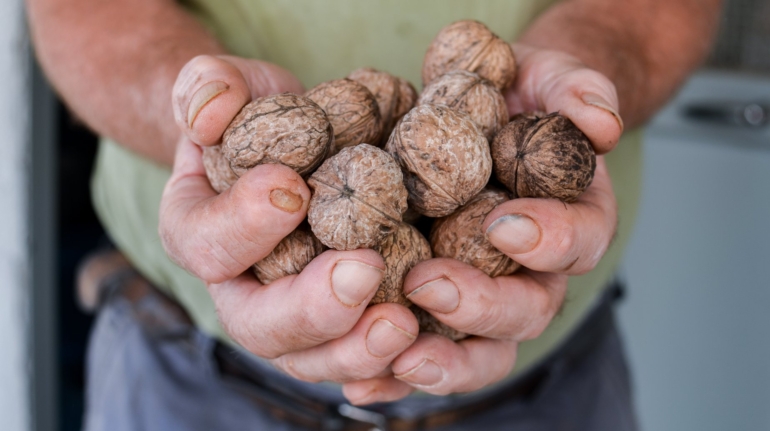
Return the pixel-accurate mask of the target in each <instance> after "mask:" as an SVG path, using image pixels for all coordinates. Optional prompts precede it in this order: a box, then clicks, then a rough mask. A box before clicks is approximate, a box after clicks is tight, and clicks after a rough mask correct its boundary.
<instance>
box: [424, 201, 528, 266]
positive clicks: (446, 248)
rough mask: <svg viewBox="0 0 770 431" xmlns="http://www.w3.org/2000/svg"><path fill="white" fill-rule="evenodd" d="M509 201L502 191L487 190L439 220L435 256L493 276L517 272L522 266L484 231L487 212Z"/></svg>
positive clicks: (434, 236) (435, 227) (432, 241)
mask: <svg viewBox="0 0 770 431" xmlns="http://www.w3.org/2000/svg"><path fill="white" fill-rule="evenodd" d="M507 200H508V195H507V193H505V192H503V191H501V190H494V189H484V190H482V191H481V193H479V194H478V195H476V196H474V197H473V199H471V200H470V202H468V203H467V204H465V205H464V206H463V207H461V208H460V209H458V210H457V211H456V212H455V213H454V214H452V215H450V216H448V217H444V218H441V219H438V220H436V222H435V223H434V224H433V229H432V230H431V233H430V244H431V248H432V249H433V253H434V255H435V256H436V257H450V258H453V259H457V260H459V261H461V262H465V263H467V264H469V265H472V266H474V267H476V268H478V269H480V270H482V271H484V272H485V273H486V274H487V275H488V276H490V277H497V276H499V275H509V274H512V273H513V272H514V271H516V270H517V269H518V268H519V266H520V265H519V264H518V263H516V262H514V261H513V260H511V258H510V257H508V256H506V255H505V254H504V253H502V252H500V251H499V250H498V249H496V248H495V247H494V246H493V245H492V243H490V242H489V240H488V239H487V236H486V232H484V230H482V225H483V224H484V219H485V218H486V217H487V215H488V214H489V213H490V212H492V210H493V209H495V207H496V206H498V205H500V204H501V203H503V202H505V201H507Z"/></svg>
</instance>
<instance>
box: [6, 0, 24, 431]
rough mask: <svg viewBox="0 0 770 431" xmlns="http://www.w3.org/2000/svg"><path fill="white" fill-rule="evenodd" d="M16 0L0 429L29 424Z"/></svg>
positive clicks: (9, 89)
mask: <svg viewBox="0 0 770 431" xmlns="http://www.w3.org/2000/svg"><path fill="white" fill-rule="evenodd" d="M23 17H24V15H23V10H22V1H21V0H2V1H0V95H1V96H2V97H0V418H2V419H0V421H1V422H2V425H0V428H2V429H3V430H9V431H25V430H28V429H29V424H30V418H29V414H28V412H29V401H28V400H29V397H28V393H29V391H28V371H29V361H28V357H27V351H28V337H27V334H28V327H29V325H28V321H29V319H28V317H29V316H28V312H27V310H28V308H29V307H28V295H29V292H30V286H29V285H28V284H29V283H28V268H29V261H28V257H27V256H28V250H27V243H28V242H27V238H28V231H27V220H26V212H27V210H26V208H27V178H26V171H27V170H26V164H27V160H26V155H27V153H28V152H27V146H28V144H29V140H28V136H29V128H28V127H27V125H28V112H29V95H30V91H29V87H28V84H29V80H28V76H29V74H28V68H29V65H28V61H27V49H28V47H27V43H28V42H27V37H26V31H25V28H24V18H23Z"/></svg>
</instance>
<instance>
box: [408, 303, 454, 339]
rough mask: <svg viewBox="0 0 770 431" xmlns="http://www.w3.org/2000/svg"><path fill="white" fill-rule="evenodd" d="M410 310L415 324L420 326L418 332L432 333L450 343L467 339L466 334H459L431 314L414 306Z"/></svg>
mask: <svg viewBox="0 0 770 431" xmlns="http://www.w3.org/2000/svg"><path fill="white" fill-rule="evenodd" d="M410 310H412V313H414V316H415V317H417V323H419V324H420V332H433V333H434V334H438V335H441V336H443V337H446V338H449V339H450V340H452V341H459V340H462V339H463V338H467V337H468V334H466V333H465V332H460V331H458V330H457V329H454V328H452V327H450V326H448V325H445V324H444V323H442V322H441V321H439V320H438V319H436V318H435V317H433V315H432V314H430V313H428V312H427V311H425V310H423V309H422V308H420V307H418V306H416V305H412V307H411V308H410Z"/></svg>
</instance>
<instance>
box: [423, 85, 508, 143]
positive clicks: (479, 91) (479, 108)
mask: <svg viewBox="0 0 770 431" xmlns="http://www.w3.org/2000/svg"><path fill="white" fill-rule="evenodd" d="M426 103H429V104H433V105H446V106H449V107H450V108H453V109H456V110H458V111H462V112H465V113H466V114H468V115H470V117H471V120H473V121H474V122H475V123H476V125H478V126H479V127H480V128H481V132H482V133H484V136H486V137H487V140H489V141H491V140H492V138H494V137H495V135H496V134H497V132H498V131H499V130H500V129H502V128H503V127H504V126H505V124H506V123H507V122H508V107H507V105H506V103H505V98H504V97H503V95H502V93H500V90H498V89H497V88H496V87H495V86H494V85H493V84H492V82H491V81H489V80H487V79H484V78H482V77H480V76H479V75H477V74H475V73H473V72H468V71H465V70H454V71H451V72H448V73H447V74H445V75H442V76H440V77H438V78H436V79H434V80H433V81H432V82H431V83H430V85H428V86H427V87H425V89H424V90H423V91H422V94H420V98H419V99H418V100H417V104H418V105H424V104H426Z"/></svg>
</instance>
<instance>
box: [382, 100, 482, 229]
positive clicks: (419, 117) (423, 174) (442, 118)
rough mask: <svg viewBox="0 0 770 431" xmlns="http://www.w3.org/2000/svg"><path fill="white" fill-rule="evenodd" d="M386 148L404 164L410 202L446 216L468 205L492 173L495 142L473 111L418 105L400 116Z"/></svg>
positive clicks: (421, 210)
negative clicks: (470, 113)
mask: <svg viewBox="0 0 770 431" xmlns="http://www.w3.org/2000/svg"><path fill="white" fill-rule="evenodd" d="M385 149H386V150H387V151H388V152H389V153H391V154H392V155H393V157H394V158H395V159H396V161H397V162H398V164H399V166H401V169H402V171H403V172H404V180H405V183H406V188H407V190H408V191H409V205H410V207H412V208H414V209H415V210H416V211H417V212H419V213H420V214H423V215H426V216H428V217H443V216H445V215H449V214H451V213H452V212H453V211H454V210H455V209H457V208H458V207H460V206H461V205H464V204H465V203H466V202H468V200H469V199H470V198H472V197H473V196H475V195H476V194H477V193H478V192H479V191H481V189H482V188H484V186H485V185H486V184H487V181H488V180H489V177H490V175H491V173H492V158H491V155H490V153H489V143H488V142H487V139H486V138H485V137H484V135H483V134H482V133H481V130H480V129H479V128H478V126H476V124H475V123H474V122H473V121H472V120H471V118H470V117H469V116H468V114H464V113H462V112H458V111H455V110H453V109H451V108H448V107H446V106H442V105H422V106H418V107H416V108H414V109H412V110H411V111H409V113H407V114H406V115H405V116H404V118H402V119H401V121H399V123H398V125H396V128H395V129H394V130H393V134H391V136H390V139H389V140H388V143H387V145H386V146H385Z"/></svg>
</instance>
